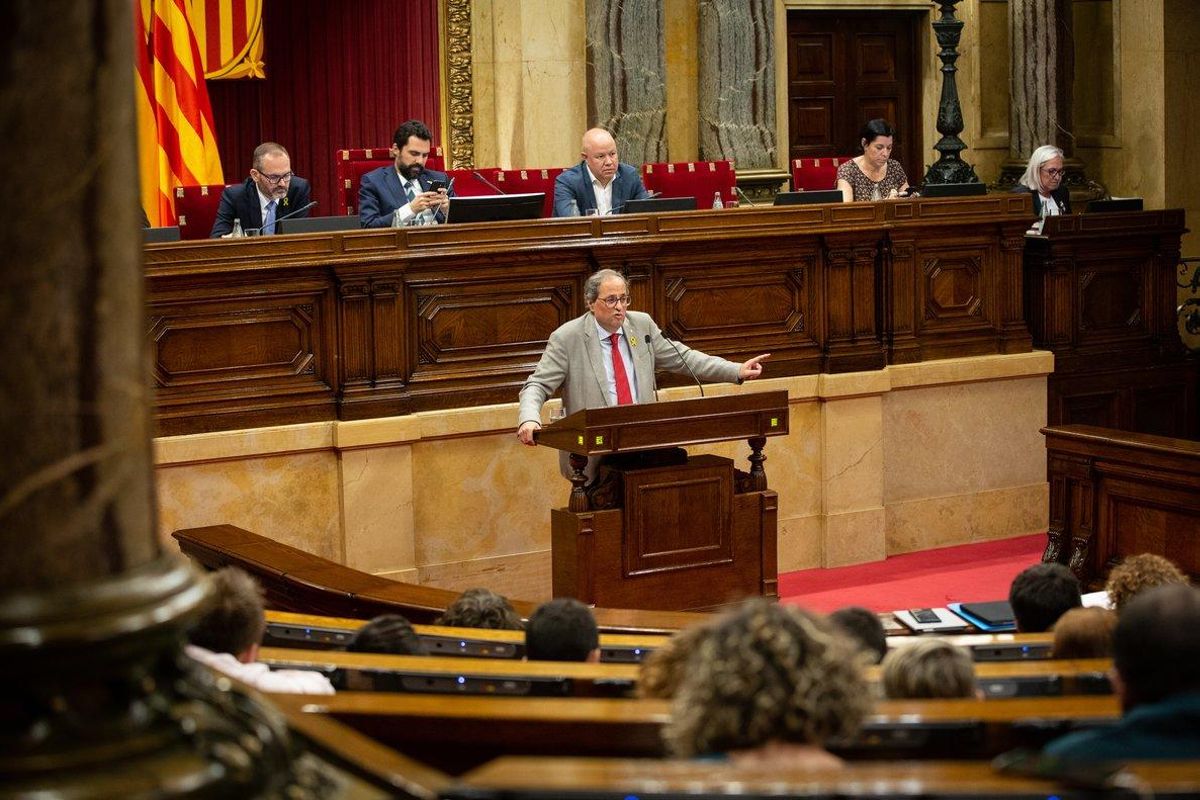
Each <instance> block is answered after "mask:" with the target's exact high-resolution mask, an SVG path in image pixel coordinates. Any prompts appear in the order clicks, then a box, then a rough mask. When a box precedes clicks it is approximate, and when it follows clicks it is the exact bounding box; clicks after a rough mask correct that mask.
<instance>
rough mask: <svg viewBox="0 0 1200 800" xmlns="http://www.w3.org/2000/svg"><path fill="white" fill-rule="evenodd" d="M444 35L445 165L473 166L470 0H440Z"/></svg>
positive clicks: (473, 122) (473, 120)
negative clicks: (446, 129)
mask: <svg viewBox="0 0 1200 800" xmlns="http://www.w3.org/2000/svg"><path fill="white" fill-rule="evenodd" d="M443 13H444V16H443V19H444V21H445V28H444V30H445V38H444V41H443V45H444V47H443V52H444V53H445V56H444V58H443V59H442V65H443V67H442V98H443V101H442V102H443V105H442V110H443V119H445V120H446V121H447V122H446V123H445V124H446V127H448V129H449V132H448V136H447V137H446V151H447V154H446V165H447V166H448V167H451V168H453V169H471V168H473V167H474V166H475V96H474V89H473V80H474V79H473V75H472V69H471V0H444V2H443Z"/></svg>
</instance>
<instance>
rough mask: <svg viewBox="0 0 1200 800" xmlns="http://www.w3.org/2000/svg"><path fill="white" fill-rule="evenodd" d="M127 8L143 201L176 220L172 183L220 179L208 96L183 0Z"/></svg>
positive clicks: (146, 1) (161, 216)
mask: <svg viewBox="0 0 1200 800" xmlns="http://www.w3.org/2000/svg"><path fill="white" fill-rule="evenodd" d="M133 16H134V51H135V56H134V58H135V64H134V68H135V70H136V72H137V76H136V77H137V81H136V87H135V90H136V92H137V115H138V159H139V166H140V167H141V182H142V185H141V190H142V191H141V194H142V207H143V208H144V209H145V210H146V216H147V217H148V218H149V220H150V224H151V225H174V224H175V208H174V203H173V202H172V200H171V198H172V195H173V194H174V188H175V187H176V186H196V185H203V184H214V183H223V182H224V178H223V176H222V174H221V157H220V155H219V154H218V152H217V137H216V126H215V125H214V124H213V114H212V104H211V103H209V100H208V89H207V88H206V87H205V85H204V65H203V62H202V61H201V58H200V48H199V47H198V46H197V44H196V36H195V33H194V32H193V29H192V25H191V23H190V21H189V13H188V3H187V0H138V2H137V3H135V4H134V14H133Z"/></svg>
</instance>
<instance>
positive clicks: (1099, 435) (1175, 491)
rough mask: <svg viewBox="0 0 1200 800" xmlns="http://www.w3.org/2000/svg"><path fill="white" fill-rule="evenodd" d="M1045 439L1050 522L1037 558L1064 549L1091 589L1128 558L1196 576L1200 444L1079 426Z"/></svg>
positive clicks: (1199, 562)
mask: <svg viewBox="0 0 1200 800" xmlns="http://www.w3.org/2000/svg"><path fill="white" fill-rule="evenodd" d="M1045 434H1046V453H1047V473H1048V477H1049V480H1050V508H1051V510H1052V514H1051V516H1052V520H1051V531H1050V539H1049V544H1048V547H1047V556H1045V557H1044V559H1043V560H1059V561H1062V560H1065V558H1066V557H1067V551H1068V550H1069V553H1070V565H1071V568H1072V570H1073V571H1074V572H1075V573H1076V574H1077V575H1078V576H1079V577H1080V579H1081V580H1084V581H1085V582H1086V583H1090V584H1092V585H1096V584H1098V583H1102V582H1103V579H1104V577H1105V572H1106V571H1107V567H1108V565H1109V564H1110V563H1111V562H1112V561H1113V560H1114V559H1116V558H1119V557H1122V556H1126V555H1131V554H1134V553H1157V554H1159V555H1161V556H1164V557H1166V558H1169V559H1170V560H1172V561H1174V562H1175V563H1176V564H1178V565H1179V566H1180V567H1181V568H1182V569H1183V570H1184V571H1185V572H1188V573H1189V574H1191V575H1192V576H1193V577H1195V576H1196V575H1200V443H1198V442H1194V441H1188V440H1184V439H1171V438H1167V437H1161V436H1151V435H1147V434H1143V433H1132V432H1128V431H1119V430H1115V429H1112V428H1098V427H1092V426H1080V425H1072V426H1054V427H1049V428H1046V429H1045ZM1062 509H1065V510H1066V512H1067V513H1066V519H1065V520H1063V521H1062V522H1061V523H1060V522H1058V521H1057V519H1056V518H1057V512H1058V511H1059V510H1062ZM1068 536H1069V542H1067V541H1065V540H1066V538H1067V537H1068ZM1056 542H1058V543H1059V544H1061V545H1062V548H1061V549H1055V545H1056ZM1052 556H1058V558H1057V559H1056V558H1053V557H1052Z"/></svg>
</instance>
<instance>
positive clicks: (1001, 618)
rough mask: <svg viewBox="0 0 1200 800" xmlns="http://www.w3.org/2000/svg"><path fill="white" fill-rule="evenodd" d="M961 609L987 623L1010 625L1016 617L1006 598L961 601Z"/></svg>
mask: <svg viewBox="0 0 1200 800" xmlns="http://www.w3.org/2000/svg"><path fill="white" fill-rule="evenodd" d="M962 610H963V611H965V612H967V613H968V614H970V615H971V616H972V617H975V618H977V619H981V620H983V621H984V622H986V623H987V624H988V625H994V626H1002V625H1012V624H1013V623H1014V622H1015V621H1016V618H1015V617H1014V616H1013V610H1012V606H1011V605H1009V604H1008V601H1007V600H993V601H991V602H990V603H963V604H962Z"/></svg>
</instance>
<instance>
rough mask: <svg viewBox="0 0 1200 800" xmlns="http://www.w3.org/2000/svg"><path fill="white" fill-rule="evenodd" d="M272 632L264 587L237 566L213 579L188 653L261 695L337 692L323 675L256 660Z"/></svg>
mask: <svg viewBox="0 0 1200 800" xmlns="http://www.w3.org/2000/svg"><path fill="white" fill-rule="evenodd" d="M266 628H267V620H266V616H265V615H264V614H263V598H262V589H260V588H259V586H258V583H257V582H256V581H255V580H254V579H253V578H251V577H250V576H249V575H247V574H246V573H245V572H243V571H242V570H240V569H237V568H236V567H225V568H224V569H219V570H217V571H216V572H213V573H212V574H211V575H210V576H209V606H208V610H207V611H205V612H204V614H203V616H201V617H200V619H199V620H198V621H197V622H196V624H195V625H194V626H193V627H192V628H191V630H189V631H188V641H189V642H190V643H189V644H188V645H187V646H186V647H185V648H184V650H185V652H186V653H187V654H188V655H189V656H190V657H191V658H193V659H195V660H196V661H199V662H200V663H201V664H204V665H205V666H207V667H211V668H212V669H215V670H216V671H218V672H220V673H223V674H225V675H228V676H229V677H230V678H233V679H234V680H238V681H241V682H242V683H244V684H247V685H248V686H252V687H253V688H255V689H258V690H259V691H260V692H282V693H285V694H333V693H334V692H333V685H332V684H331V683H330V682H329V679H328V678H326V677H325V676H324V675H322V674H321V673H319V672H307V671H303V670H292V669H287V670H275V671H272V670H271V668H270V667H268V666H267V665H266V664H260V663H258V662H257V658H258V646H259V643H260V642H261V641H262V636H263V633H264V632H265V631H266Z"/></svg>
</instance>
